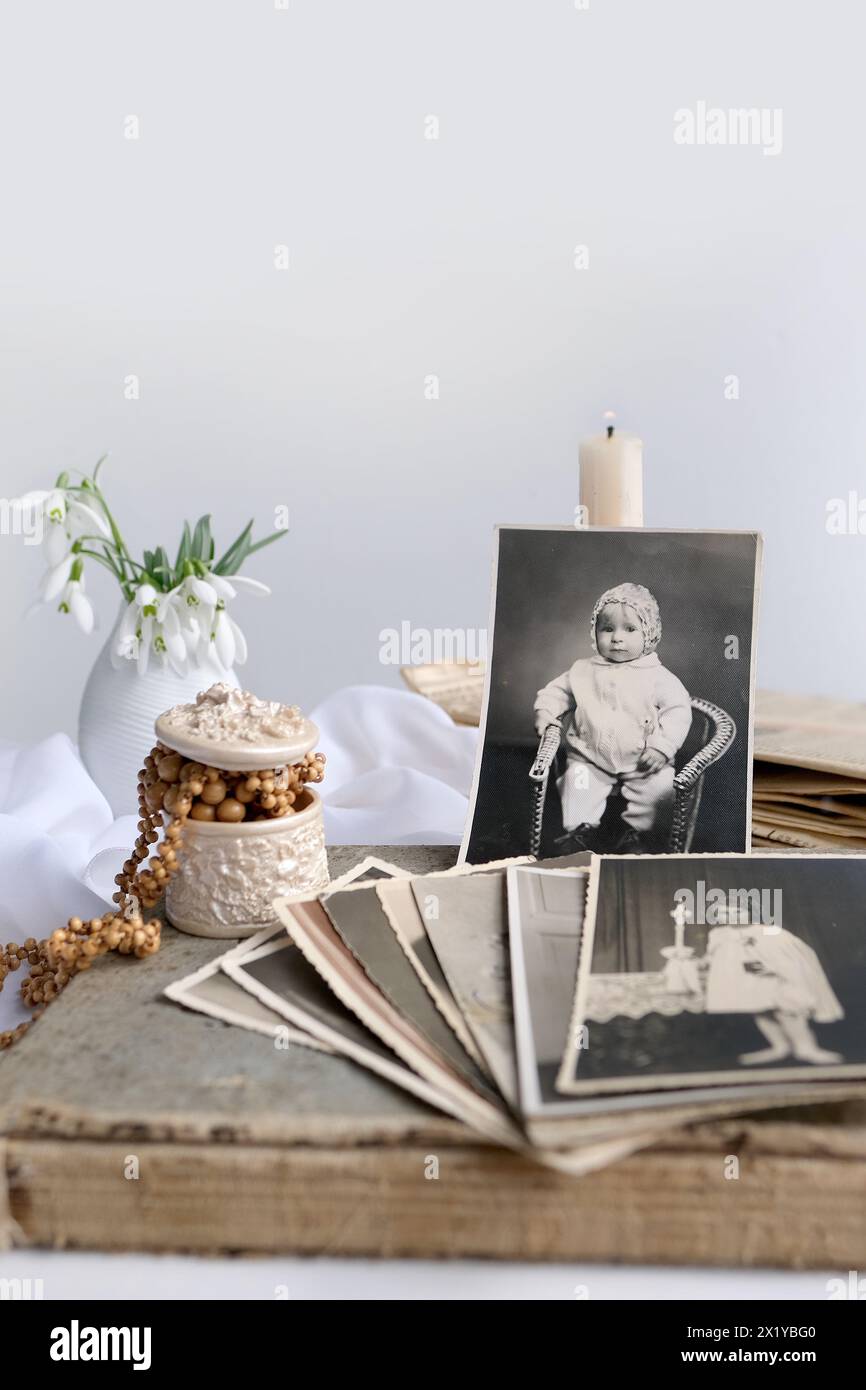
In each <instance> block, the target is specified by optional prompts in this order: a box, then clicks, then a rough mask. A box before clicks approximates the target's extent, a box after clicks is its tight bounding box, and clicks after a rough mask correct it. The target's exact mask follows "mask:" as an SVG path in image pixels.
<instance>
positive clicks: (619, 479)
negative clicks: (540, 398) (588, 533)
mask: <svg viewBox="0 0 866 1390" xmlns="http://www.w3.org/2000/svg"><path fill="white" fill-rule="evenodd" d="M604 422H605V430H604V433H603V434H597V435H593V436H592V438H590V439H583V440H581V444H580V505H581V507H582V508H583V509H584V510H583V511H582V513H581V515H582V516H583V518H584V520H585V523H586V525H587V526H643V440H642V439H638V438H637V437H636V435H633V434H620V432H619V431H618V430H617V429H616V423H615V416H614V414H613V412H612V411H609V410H608V411H606V412H605V415H604Z"/></svg>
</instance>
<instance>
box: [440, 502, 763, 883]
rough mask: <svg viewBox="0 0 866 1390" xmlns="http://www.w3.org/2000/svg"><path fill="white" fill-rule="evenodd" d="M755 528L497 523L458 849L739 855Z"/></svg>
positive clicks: (750, 691)
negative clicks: (476, 722)
mask: <svg viewBox="0 0 866 1390" xmlns="http://www.w3.org/2000/svg"><path fill="white" fill-rule="evenodd" d="M760 565H761V537H760V536H759V535H758V534H757V533H755V532H751V531H651V530H645V529H644V530H613V529H603V528H594V527H588V528H579V527H578V528H575V527H569V526H553V527H549V526H499V527H497V528H496V554H495V565H494V592H493V603H492V613H491V621H490V624H489V626H488V641H487V651H488V661H487V670H486V683H485V696H484V707H483V711H482V716H481V729H480V740H479V745H478V754H477V759H476V766H475V776H474V779H473V786H472V793H471V797H470V805H469V816H468V818H467V825H466V832H465V835H464V839H463V844H462V845H461V850H460V858H461V861H466V862H468V863H471V864H483V863H487V862H489V861H490V860H492V859H503V858H507V857H509V856H512V855H523V854H527V853H528V854H532V855H534V856H535V857H537V858H541V859H548V858H557V857H562V856H565V855H570V854H574V853H585V852H588V851H593V852H595V853H599V854H665V853H684V852H686V851H688V850H691V851H693V852H701V853H713V852H721V851H725V852H735V853H743V852H744V851H745V850H746V849H747V848H748V844H749V830H750V819H751V816H750V811H751V804H750V803H751V756H750V742H751V727H752V708H753V695H754V655H755V621H756V611H757V592H758V585H759V580H760Z"/></svg>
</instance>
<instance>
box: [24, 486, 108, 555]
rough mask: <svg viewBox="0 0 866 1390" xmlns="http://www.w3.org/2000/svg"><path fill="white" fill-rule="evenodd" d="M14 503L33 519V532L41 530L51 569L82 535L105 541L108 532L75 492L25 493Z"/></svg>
mask: <svg viewBox="0 0 866 1390" xmlns="http://www.w3.org/2000/svg"><path fill="white" fill-rule="evenodd" d="M16 504H17V505H18V506H19V507H20V508H21V509H22V511H26V512H27V514H28V516H30V517H32V519H33V522H34V529H35V530H36V531H37V533H38V532H39V531H41V533H42V541H43V544H44V546H45V557H46V559H47V561H48V564H49V566H51V567H52V568H53V567H54V566H56V565H57V564H59V563H60V561H61V560H62V559H63V557H64V556H65V555H66V554H68V552H69V551H70V550H71V548H72V545H73V542H74V541H76V540H78V539H79V538H80V537H82V536H101V537H102V538H103V539H105V540H108V539H109V538H110V536H111V531H110V529H109V527H108V525H107V524H106V522H105V519H104V518H103V517H102V516H100V514H99V512H98V511H96V509H95V508H94V507H91V506H90V505H89V504H88V503H87V502H82V501H81V500H80V498H79V495H78V494H77V493H75V492H67V491H66V490H65V489H64V488H62V487H54V488H51V490H50V491H49V492H26V493H25V494H24V496H23V497H19V498H17V499H16Z"/></svg>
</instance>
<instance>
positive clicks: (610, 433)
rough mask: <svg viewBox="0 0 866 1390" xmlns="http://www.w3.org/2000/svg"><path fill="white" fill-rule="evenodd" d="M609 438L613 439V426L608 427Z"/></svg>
mask: <svg viewBox="0 0 866 1390" xmlns="http://www.w3.org/2000/svg"><path fill="white" fill-rule="evenodd" d="M607 437H608V439H613V425H608V427H607Z"/></svg>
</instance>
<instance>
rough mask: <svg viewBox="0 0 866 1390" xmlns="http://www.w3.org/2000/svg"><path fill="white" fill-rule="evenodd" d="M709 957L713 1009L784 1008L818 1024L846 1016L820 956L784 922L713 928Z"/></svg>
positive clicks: (716, 1011)
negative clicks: (774, 924)
mask: <svg viewBox="0 0 866 1390" xmlns="http://www.w3.org/2000/svg"><path fill="white" fill-rule="evenodd" d="M707 958H708V960H709V970H708V972H707V1013H713V1014H730V1013H750V1014H751V1013H766V1012H767V1011H769V1010H774V1009H780V1010H783V1011H785V1012H788V1013H798V1014H805V1015H807V1016H808V1017H809V1018H813V1019H814V1020H815V1021H816V1022H817V1023H834V1022H836V1020H837V1019H840V1018H844V1010H843V1009H842V1006H841V1004H840V1003H839V1000H838V999H837V998H836V995H835V994H834V993H833V990H832V989H831V987H830V982H829V980H828V979H827V976H826V975H825V974H824V969H823V967H822V965H821V962H820V960H819V959H818V957H817V955H816V954H815V952H814V951H813V950H812V948H811V946H807V945H806V943H805V941H801V940H800V938H799V937H798V936H794V934H793V932H789V931H785V929H784V927H779V928H773V927H769V928H768V927H762V926H758V925H753V926H742V927H740V926H733V927H727V926H726V927H713V928H712V930H711V931H710V935H709V939H708V942H707Z"/></svg>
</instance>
